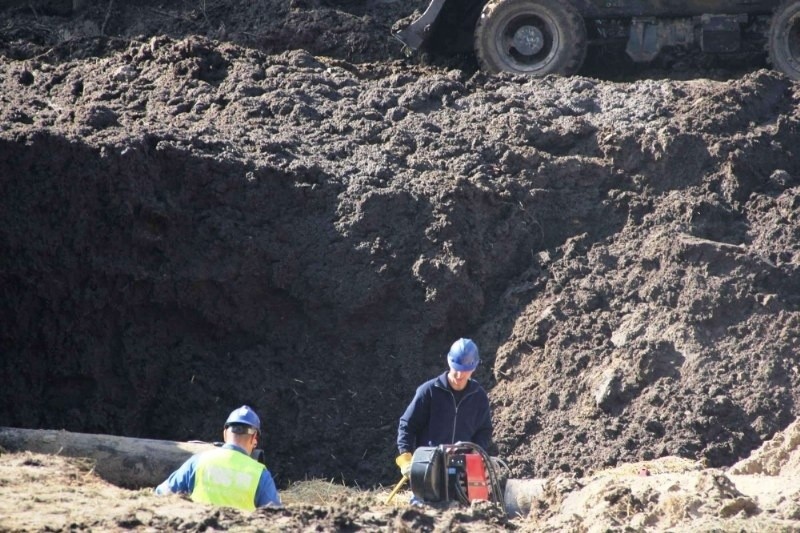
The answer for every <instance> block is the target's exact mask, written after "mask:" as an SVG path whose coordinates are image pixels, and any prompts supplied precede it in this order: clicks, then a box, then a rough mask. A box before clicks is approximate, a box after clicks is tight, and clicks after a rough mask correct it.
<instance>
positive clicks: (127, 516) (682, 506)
mask: <svg viewBox="0 0 800 533" xmlns="http://www.w3.org/2000/svg"><path fill="white" fill-rule="evenodd" d="M798 443H800V426H798V424H792V425H791V426H790V427H789V428H788V429H787V430H786V431H785V432H783V433H781V434H780V435H777V436H776V437H775V438H774V439H773V440H771V441H769V442H768V443H765V445H764V446H762V448H760V449H759V450H757V451H756V452H755V453H754V454H753V455H752V456H751V457H749V458H748V459H746V460H743V461H741V462H740V463H737V464H736V465H734V466H733V467H731V468H729V469H727V470H721V469H709V468H704V467H703V466H702V465H701V464H699V463H697V462H692V461H688V460H685V459H680V458H677V457H666V458H661V459H658V460H654V461H646V462H639V463H631V464H626V465H620V466H618V467H616V468H613V469H608V470H603V471H600V472H598V473H596V474H594V475H592V476H589V477H586V478H572V477H566V476H556V477H553V478H550V479H546V480H543V481H544V488H543V491H542V493H540V494H536V495H534V497H533V498H532V499H531V500H530V504H529V505H530V513H529V514H527V515H525V516H512V517H506V516H504V513H502V512H501V511H500V510H499V509H497V508H492V507H491V506H488V504H487V505H481V504H476V505H474V506H473V507H472V508H463V507H462V508H458V507H452V508H450V509H440V508H439V509H434V508H431V507H423V508H412V507H408V506H407V505H406V504H405V503H404V502H407V501H408V498H409V497H410V493H409V492H408V491H401V492H400V493H399V494H398V495H397V497H396V498H395V500H394V501H393V502H392V503H391V504H387V503H386V500H387V496H388V494H389V491H388V490H371V491H363V490H357V489H352V488H347V487H345V486H342V485H337V484H335V483H333V482H325V481H306V482H300V483H298V484H296V485H294V486H293V487H291V488H289V489H288V490H285V491H282V498H283V500H284V504H285V505H284V507H283V508H270V509H259V510H257V511H255V512H254V513H243V512H239V511H235V510H231V509H215V508H211V507H206V506H203V505H199V504H195V503H193V502H191V501H189V500H188V499H186V498H183V497H180V496H170V497H157V496H155V495H154V494H153V493H152V491H151V490H150V489H141V490H135V491H132V490H125V489H121V488H119V487H116V486H114V485H111V484H109V483H107V482H105V481H103V480H102V479H99V478H98V477H97V476H96V474H95V473H94V471H93V469H92V463H91V461H89V460H85V459H83V460H82V459H76V458H66V457H61V456H54V455H43V454H33V453H30V452H19V453H8V452H6V453H3V454H2V455H0V517H2V518H0V528H2V529H3V530H4V531H6V530H8V531H43V530H47V531H61V530H76V529H78V530H95V531H105V530H112V529H113V530H118V529H125V530H141V531H148V530H163V529H171V530H179V531H206V530H216V529H231V530H242V531H258V530H261V531H307V530H309V529H315V530H320V529H322V530H329V529H336V530H362V531H402V530H414V531H416V530H420V531H504V530H518V531H566V530H570V531H587V532H602V531H614V530H626V531H627V530H634V531H639V530H647V531H668V530H669V531H688V530H691V531H795V530H798V528H800V522H799V520H800V476H798V471H797V461H798V456H799V455H800V449H798ZM754 471H758V472H759V473H743V472H754Z"/></svg>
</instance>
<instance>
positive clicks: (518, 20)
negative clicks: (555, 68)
mask: <svg viewBox="0 0 800 533" xmlns="http://www.w3.org/2000/svg"><path fill="white" fill-rule="evenodd" d="M500 30H501V31H498V32H497V38H496V40H495V47H496V50H497V53H498V55H499V56H500V58H501V59H502V61H503V62H504V63H506V64H507V65H508V66H509V67H511V68H512V69H513V70H516V71H520V72H535V71H538V70H542V69H543V68H545V67H546V66H547V64H548V63H550V62H551V61H552V60H553V57H554V56H555V54H556V51H557V50H558V49H559V47H560V46H561V40H560V36H559V34H558V30H557V27H556V25H555V23H554V22H553V21H552V19H550V17H547V16H542V15H540V14H537V13H523V14H515V15H512V16H509V17H507V18H506V19H505V20H503V21H502V22H501V24H500Z"/></svg>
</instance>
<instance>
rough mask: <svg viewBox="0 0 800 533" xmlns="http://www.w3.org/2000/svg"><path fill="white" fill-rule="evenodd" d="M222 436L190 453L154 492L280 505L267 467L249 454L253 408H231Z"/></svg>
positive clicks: (256, 427) (248, 505)
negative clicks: (215, 443) (202, 449)
mask: <svg viewBox="0 0 800 533" xmlns="http://www.w3.org/2000/svg"><path fill="white" fill-rule="evenodd" d="M222 438H223V440H224V441H225V444H224V445H223V446H222V447H220V448H215V449H213V450H208V451H206V452H202V453H198V454H197V455H194V456H192V457H190V458H189V459H188V460H187V461H186V462H185V463H183V465H181V467H180V468H178V469H177V470H176V471H175V472H173V473H172V474H171V475H170V476H169V477H168V478H167V480H166V481H164V482H163V483H162V484H161V485H159V486H158V487H156V494H161V495H163V494H172V493H182V494H189V495H190V497H191V498H192V500H193V501H196V502H201V503H210V504H212V505H220V506H224V507H235V508H237V509H242V510H244V511H252V510H254V509H255V508H256V507H263V506H265V505H269V504H274V505H280V504H281V499H280V496H278V491H277V489H276V488H275V481H273V479H272V475H271V474H270V473H269V470H267V467H266V466H264V465H263V464H261V463H259V462H258V461H256V460H255V459H253V458H251V457H250V454H252V453H253V450H254V449H255V447H256V445H257V444H258V439H260V438H261V420H260V419H259V418H258V415H257V414H256V413H255V411H253V410H252V409H251V408H250V407H248V406H246V405H243V406H241V407H240V408H238V409H236V410H235V411H233V412H232V413H231V414H230V416H229V417H228V420H226V421H225V426H224V429H223V432H222Z"/></svg>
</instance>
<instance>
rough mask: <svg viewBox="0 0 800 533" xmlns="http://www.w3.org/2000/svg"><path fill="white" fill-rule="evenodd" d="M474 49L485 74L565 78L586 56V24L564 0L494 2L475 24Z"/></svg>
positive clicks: (485, 8)
mask: <svg viewBox="0 0 800 533" xmlns="http://www.w3.org/2000/svg"><path fill="white" fill-rule="evenodd" d="M475 53H476V55H477V56H478V62H479V63H480V65H481V68H482V69H483V70H486V71H488V72H513V73H516V74H527V75H530V76H545V75H547V74H561V75H564V76H569V75H571V74H575V73H576V72H577V71H578V69H579V68H581V65H582V64H583V60H584V58H585V57H586V25H585V24H584V22H583V18H582V17H581V16H580V14H578V12H577V11H576V10H575V9H574V8H573V7H572V6H571V5H570V4H569V2H567V1H564V0H492V1H490V2H489V3H488V4H487V5H486V6H485V7H484V8H483V12H482V13H481V16H480V18H479V19H478V23H477V25H476V27H475Z"/></svg>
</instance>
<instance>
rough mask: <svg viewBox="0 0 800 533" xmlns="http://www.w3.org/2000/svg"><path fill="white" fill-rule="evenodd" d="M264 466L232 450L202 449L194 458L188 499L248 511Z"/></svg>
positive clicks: (250, 508)
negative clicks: (192, 483)
mask: <svg viewBox="0 0 800 533" xmlns="http://www.w3.org/2000/svg"><path fill="white" fill-rule="evenodd" d="M264 470H265V467H264V465H262V464H261V463H259V462H258V461H256V460H254V459H252V458H251V457H250V456H248V455H245V454H243V453H242V452H239V451H236V450H230V449H228V448H218V449H216V450H210V451H208V452H204V453H203V454H202V455H201V456H200V458H199V459H198V461H197V472H196V473H195V479H194V490H193V491H192V500H193V501H196V502H201V503H210V504H213V505H221V506H224V507H235V508H237V509H242V510H245V511H252V510H254V509H255V508H256V504H255V499H256V490H257V489H258V481H259V479H261V473H262V472H263V471H264Z"/></svg>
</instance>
